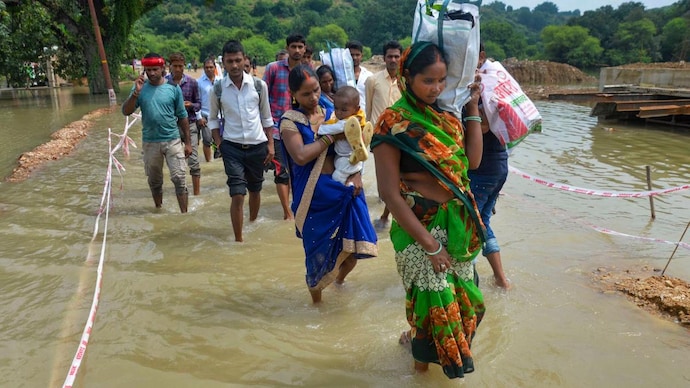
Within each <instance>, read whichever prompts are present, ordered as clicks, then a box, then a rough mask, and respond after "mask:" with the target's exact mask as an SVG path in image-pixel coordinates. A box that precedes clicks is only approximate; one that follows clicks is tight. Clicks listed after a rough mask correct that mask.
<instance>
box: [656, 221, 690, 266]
mask: <svg viewBox="0 0 690 388" xmlns="http://www.w3.org/2000/svg"><path fill="white" fill-rule="evenodd" d="M688 228H690V221H688V224H687V225H685V230H684V231H683V234H682V235H681V236H680V240H678V244H676V247H675V248H673V253H671V257H669V258H668V261H667V262H666V266H665V267H664V270H663V271H661V276H664V272H666V268H668V265H669V264H671V259H673V255H675V254H676V251H677V250H678V246H679V245H680V242H681V241H683V237H685V233H686V232H687V231H688Z"/></svg>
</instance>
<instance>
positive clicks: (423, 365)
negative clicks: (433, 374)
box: [398, 330, 429, 373]
mask: <svg viewBox="0 0 690 388" xmlns="http://www.w3.org/2000/svg"><path fill="white" fill-rule="evenodd" d="M398 343H399V344H400V345H402V346H404V347H405V348H406V349H407V350H409V351H412V334H411V333H410V331H409V330H405V331H403V332H402V334H400V339H399V340H398ZM414 370H416V371H417V372H420V373H423V372H426V371H428V370H429V363H428V362H419V361H417V360H415V361H414Z"/></svg>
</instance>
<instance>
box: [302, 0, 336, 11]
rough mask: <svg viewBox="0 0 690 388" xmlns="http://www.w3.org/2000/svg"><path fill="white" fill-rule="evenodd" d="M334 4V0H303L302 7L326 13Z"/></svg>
mask: <svg viewBox="0 0 690 388" xmlns="http://www.w3.org/2000/svg"><path fill="white" fill-rule="evenodd" d="M331 6H333V0H302V3H301V5H300V9H310V10H313V11H314V12H317V13H324V12H326V11H328V9H329V8H331Z"/></svg>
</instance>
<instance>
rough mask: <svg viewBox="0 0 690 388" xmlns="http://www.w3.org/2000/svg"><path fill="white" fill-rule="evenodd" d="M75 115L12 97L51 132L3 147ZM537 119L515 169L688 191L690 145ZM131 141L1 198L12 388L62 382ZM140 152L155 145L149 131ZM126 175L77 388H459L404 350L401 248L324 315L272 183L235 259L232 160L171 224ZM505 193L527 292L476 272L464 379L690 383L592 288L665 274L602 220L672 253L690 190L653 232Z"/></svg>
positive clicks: (513, 269)
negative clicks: (617, 273)
mask: <svg viewBox="0 0 690 388" xmlns="http://www.w3.org/2000/svg"><path fill="white" fill-rule="evenodd" d="M70 101H71V103H66V102H61V103H60V104H62V105H61V107H63V106H69V108H64V110H65V111H64V112H61V113H57V112H54V110H53V109H52V108H50V107H49V106H47V105H43V106H41V105H40V104H39V105H38V106H41V108H40V109H38V108H37V109H32V108H30V107H29V106H30V105H31V104H30V103H29V102H28V101H23V102H21V103H19V106H12V105H11V104H10V105H6V103H7V101H6V100H0V103H1V104H3V106H4V107H5V109H2V110H0V115H3V116H2V117H11V118H13V120H14V121H16V117H17V116H18V115H20V116H25V115H28V116H30V121H31V123H32V126H34V127H36V128H43V130H44V135H39V134H38V133H37V132H36V131H26V130H25V129H24V128H17V127H14V126H6V127H5V128H4V129H3V134H4V135H5V136H3V137H0V145H2V146H3V148H4V149H7V148H8V147H9V148H11V149H14V151H13V152H15V153H16V154H17V155H18V154H19V153H21V152H23V151H26V150H28V149H30V148H32V147H33V145H35V144H34V143H36V144H37V143H40V142H42V141H44V140H43V139H44V138H47V136H48V134H49V133H50V132H51V131H53V130H56V129H58V128H59V127H61V126H63V125H64V124H66V122H68V121H69V120H70V118H71V117H72V116H73V117H74V118H75V119H78V118H80V117H81V116H82V115H83V114H84V113H86V112H87V111H89V110H91V109H92V108H93V105H96V104H95V103H94V102H92V101H88V99H84V100H81V99H80V97H75V96H73V97H72V99H71V100H70ZM13 103H14V102H13ZM41 104H45V102H43V103H41ZM538 106H539V108H540V110H541V112H542V115H543V116H544V118H545V123H544V131H545V132H544V134H542V135H534V136H530V137H529V138H528V139H527V140H526V141H525V142H523V144H521V145H520V146H519V147H518V149H517V150H516V152H514V154H513V155H512V156H511V160H510V162H511V164H513V165H515V166H516V167H517V168H519V169H521V170H523V171H526V172H529V173H532V174H535V175H539V176H541V177H544V178H547V179H551V180H555V181H558V182H564V183H569V184H572V185H575V186H581V187H590V188H597V189H602V190H621V191H637V190H644V189H645V187H646V183H645V180H644V166H645V165H650V166H652V170H653V177H654V185H655V187H656V188H665V187H671V186H678V185H682V184H687V183H689V182H690V171H689V170H688V169H689V167H688V166H690V153H688V147H687V144H688V140H689V139H690V137H689V136H688V135H687V134H685V133H682V132H680V133H673V132H664V131H659V130H649V129H644V128H632V127H626V126H624V125H620V126H614V130H613V131H607V130H606V129H604V128H605V127H604V126H602V125H599V124H597V122H596V120H595V119H593V118H590V117H589V116H588V114H589V109H588V108H586V107H580V106H577V105H570V104H564V103H550V102H545V103H540V104H539V105H538ZM61 109H63V108H61ZM36 110H38V113H37V112H36ZM63 121H64V122H63ZM0 122H3V123H5V124H3V125H6V123H8V122H13V121H8V120H6V119H5V120H0ZM58 122H59V123H58ZM123 126H124V118H123V117H122V116H121V115H120V114H119V113H114V114H112V115H108V116H105V117H103V118H101V119H100V120H99V121H98V122H97V123H96V125H95V126H94V127H93V129H92V131H91V135H90V136H89V137H88V138H87V139H86V140H85V141H84V142H83V143H82V144H81V145H80V146H79V147H78V148H77V150H76V151H75V153H74V155H72V156H70V157H68V158H66V159H63V160H60V161H57V162H55V163H52V164H50V165H48V166H46V167H45V168H44V169H42V170H41V171H39V172H38V173H37V174H36V175H35V176H33V177H32V178H31V179H29V180H28V181H26V182H22V183H18V184H7V183H2V184H0V230H2V244H1V245H0V294H2V295H3V298H2V299H1V300H2V302H1V304H0V373H1V375H2V376H3V377H2V378H0V383H1V384H0V385H2V386H30V387H33V386H55V385H59V384H61V382H62V381H63V379H64V377H65V374H66V372H67V368H68V366H69V363H70V361H71V359H72V357H73V355H74V352H75V350H76V347H77V342H78V340H79V336H80V334H81V330H82V328H83V325H84V321H85V319H86V314H87V312H88V309H89V307H90V303H91V296H92V293H93V287H94V280H95V265H96V264H95V262H94V261H93V260H87V258H89V259H94V258H97V257H98V252H99V251H100V248H101V246H100V242H99V243H97V244H94V246H90V244H89V241H90V239H91V233H92V230H93V226H94V224H93V223H94V221H95V214H96V211H97V210H98V209H97V208H98V203H99V201H100V195H101V190H102V186H103V178H104V176H105V167H106V163H107V160H106V152H107V151H106V150H107V140H106V135H105V129H106V128H108V127H111V128H113V129H115V130H117V131H120V130H121V128H122V127H123ZM607 126H611V124H607ZM47 128H50V129H47ZM29 134H30V135H29ZM27 136H28V137H29V138H31V141H27V140H26V139H24V138H25V137H27ZM132 137H133V138H134V139H135V141H137V142H140V139H141V134H140V127H138V126H135V128H134V131H133V133H132ZM15 143H22V144H23V145H21V146H20V145H17V144H15ZM4 157H5V156H4V153H3V158H4ZM120 160H121V161H123V164H124V165H125V168H126V169H127V171H126V173H125V175H124V176H123V177H122V179H121V180H120V178H119V177H116V178H115V185H114V192H113V198H112V200H113V207H112V209H111V213H110V218H109V222H108V239H107V243H106V249H105V253H106V262H105V275H104V276H105V278H104V279H105V280H104V282H103V293H102V295H101V305H100V308H99V311H98V315H97V319H96V324H95V327H94V332H93V334H92V336H91V341H90V344H89V347H88V350H87V356H86V359H85V361H84V364H83V365H82V369H81V370H80V374H79V377H78V379H77V382H78V385H79V386H98V387H121V386H146V387H187V386H189V387H192V386H193V387H221V386H231V385H237V386H248V385H252V386H288V385H300V386H309V387H317V386H319V387H320V386H371V387H428V386H456V385H457V382H451V381H448V380H447V379H446V378H445V377H444V375H443V374H442V372H441V371H440V370H439V369H438V368H433V367H432V369H431V371H430V372H429V373H428V374H427V375H415V374H414V373H413V371H412V368H411V364H412V363H411V359H410V355H409V353H408V352H407V351H406V350H405V349H404V348H402V347H400V346H399V345H398V344H397V338H398V336H399V334H400V332H401V331H402V330H403V329H404V328H405V327H406V323H405V321H404V293H403V289H402V286H401V284H400V280H399V277H398V275H397V273H396V269H395V264H394V260H393V255H392V248H391V244H390V240H389V238H388V236H387V235H386V234H380V235H379V237H380V249H379V251H380V255H381V256H380V257H379V258H377V259H371V260H365V261H362V262H360V263H359V265H358V267H357V268H356V269H355V270H354V272H353V273H352V275H351V277H350V278H349V282H348V283H347V284H346V285H344V286H343V287H330V288H328V289H327V290H326V291H325V292H324V303H323V304H322V305H321V306H319V307H314V306H312V305H311V304H310V297H309V295H308V292H307V290H306V286H305V284H304V267H303V257H302V254H303V253H302V249H301V244H300V243H299V241H298V240H297V239H296V238H295V236H294V233H295V231H294V226H293V225H292V224H291V223H289V222H284V221H282V220H281V218H282V210H281V208H280V205H279V203H278V199H277V196H276V195H275V189H274V186H273V184H272V181H271V179H270V178H271V177H270V176H267V181H266V185H265V190H264V191H263V193H262V208H261V212H260V217H259V220H258V221H257V222H254V223H251V224H247V225H246V232H245V235H246V240H247V242H246V243H244V244H238V243H234V242H232V230H231V227H230V221H229V202H230V200H229V197H228V193H227V187H226V186H225V177H224V172H223V168H222V162H220V161H218V160H217V161H214V162H212V163H202V194H201V195H200V196H197V197H191V198H190V214H187V215H181V214H179V211H178V210H177V209H176V208H177V204H176V201H175V198H174V191H173V188H172V184H170V183H169V182H166V184H165V188H164V189H165V195H164V204H163V209H162V210H160V211H155V210H154V209H153V203H152V200H151V198H150V193H149V191H148V187H147V185H146V180H145V177H144V174H143V167H142V162H141V155H140V152H139V151H138V150H133V154H132V156H131V157H130V158H129V159H126V158H124V157H122V156H121V157H120ZM12 163H13V159H12V160H10V159H3V161H2V163H1V164H0V168H1V169H3V171H10V170H11V168H12ZM373 171H374V170H373V164H372V163H371V161H369V162H367V166H366V174H365V184H366V192H367V193H368V198H369V203H370V211H371V214H372V216H375V215H377V214H379V213H380V211H381V210H382V206H381V204H380V203H378V202H377V200H376V196H375V193H376V188H375V182H374V174H373ZM120 184H121V188H120ZM504 193H505V195H504V196H502V197H501V199H500V201H499V203H498V206H497V211H498V213H497V215H496V216H495V217H494V218H493V219H492V226H494V229H495V231H496V233H497V235H498V238H499V240H500V241H501V244H502V255H503V260H504V267H505V268H506V273H507V275H508V277H509V278H510V279H511V280H512V281H513V283H514V284H515V288H514V290H512V291H510V292H508V293H504V292H501V291H500V290H498V289H496V288H495V287H493V286H492V284H491V279H490V273H491V270H490V268H489V266H488V264H487V263H486V261H485V260H483V259H481V260H480V261H479V263H478V270H479V272H480V274H481V286H482V289H483V291H484V293H485V298H486V304H487V307H488V311H487V315H486V317H485V320H484V321H483V322H482V323H481V325H480V327H479V331H478V334H477V336H476V337H475V340H474V344H473V350H474V352H475V358H476V360H475V364H476V368H477V369H476V371H475V372H474V373H472V374H469V375H467V376H466V378H465V380H466V381H465V383H466V384H471V385H472V386H492V387H494V386H495V387H533V386H563V387H579V386H583V385H585V384H586V385H591V386H640V387H642V386H658V385H664V386H684V385H686V384H687V381H688V379H690V375H688V374H687V372H685V368H682V367H681V366H683V365H684V364H685V363H686V361H687V354H688V349H689V347H690V340H688V336H687V331H686V330H685V329H682V328H680V327H679V326H677V325H675V324H673V323H668V322H665V321H662V320H659V319H657V318H654V317H652V316H650V315H648V314H647V313H645V312H643V311H641V310H639V309H637V308H636V307H635V306H634V305H633V304H632V303H630V302H628V301H627V300H625V299H624V298H623V297H621V296H619V295H611V294H601V293H599V292H598V291H596V289H595V288H594V287H593V286H592V284H591V283H590V280H589V276H588V274H589V273H590V272H591V271H593V270H595V269H596V268H598V267H602V266H607V267H612V266H615V267H617V268H628V267H635V266H639V265H643V264H651V265H654V266H657V267H661V266H663V264H665V261H666V260H667V258H668V256H669V255H670V252H671V251H672V248H673V247H672V246H667V245H659V244H652V243H648V242H645V241H638V240H633V239H625V238H622V237H613V236H608V235H603V234H600V233H598V232H596V231H594V230H593V229H591V228H589V227H588V226H587V224H594V225H600V226H603V227H608V228H611V229H614V230H618V231H620V232H624V233H628V234H632V235H639V236H649V237H657V238H663V239H669V240H675V239H678V238H679V237H680V233H681V232H682V229H683V227H684V226H685V224H686V223H687V221H688V219H690V210H689V209H688V206H687V203H688V199H690V194H689V193H687V192H682V193H674V194H670V195H667V196H664V197H660V198H657V199H656V211H657V220H655V221H653V222H652V221H650V218H649V205H648V200H647V199H646V198H642V199H610V198H593V197H583V196H580V195H577V194H573V193H567V192H562V191H555V190H553V189H549V188H546V187H544V186H538V185H535V184H534V183H531V182H529V181H527V180H525V179H522V178H519V177H517V176H514V175H512V176H510V177H509V180H508V183H507V185H506V187H505V189H504ZM102 230H103V228H101V231H102ZM99 241H100V238H99ZM675 257H676V259H674V262H673V263H672V264H671V266H670V267H669V274H670V275H672V276H678V277H681V278H685V279H688V278H690V252H688V251H687V250H682V249H681V250H679V251H678V252H677V253H676V256H675ZM583 381H586V383H583Z"/></svg>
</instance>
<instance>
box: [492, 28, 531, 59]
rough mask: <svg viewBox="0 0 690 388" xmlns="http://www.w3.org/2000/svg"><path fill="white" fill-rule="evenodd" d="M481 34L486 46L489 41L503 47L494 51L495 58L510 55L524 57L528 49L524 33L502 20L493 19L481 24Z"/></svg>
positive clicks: (503, 57)
mask: <svg viewBox="0 0 690 388" xmlns="http://www.w3.org/2000/svg"><path fill="white" fill-rule="evenodd" d="M481 36H482V41H483V42H484V46H485V47H486V45H487V44H488V43H489V42H492V43H494V44H495V45H497V46H499V47H500V48H501V50H500V54H502V55H499V52H498V51H497V52H494V53H492V55H494V58H496V59H498V60H503V59H505V58H509V57H516V58H524V56H525V50H526V49H527V39H526V38H525V34H524V33H520V32H518V31H516V28H515V26H514V25H513V24H511V23H509V22H507V21H505V20H502V21H499V20H491V21H488V22H486V23H482V24H481ZM492 47H493V46H492Z"/></svg>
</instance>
